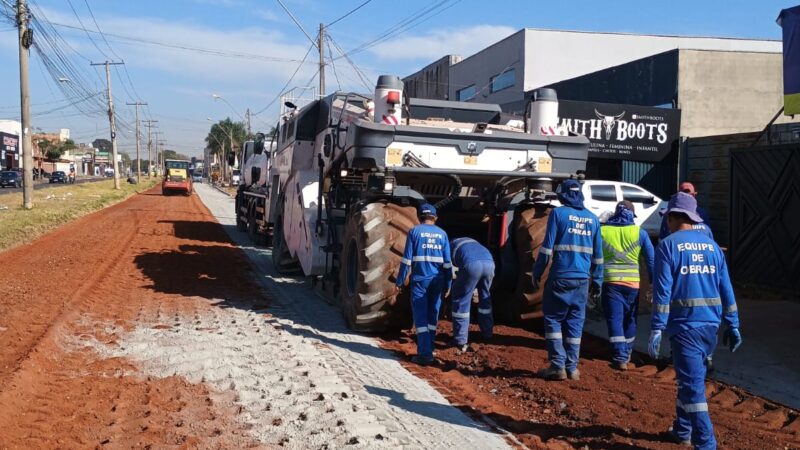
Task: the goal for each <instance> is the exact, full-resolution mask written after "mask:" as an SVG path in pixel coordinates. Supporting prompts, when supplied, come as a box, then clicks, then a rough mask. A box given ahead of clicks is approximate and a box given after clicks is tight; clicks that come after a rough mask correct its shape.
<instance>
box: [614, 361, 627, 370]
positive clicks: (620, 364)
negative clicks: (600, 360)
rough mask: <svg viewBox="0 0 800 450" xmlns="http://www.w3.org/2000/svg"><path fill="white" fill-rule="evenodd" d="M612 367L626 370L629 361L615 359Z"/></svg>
mask: <svg viewBox="0 0 800 450" xmlns="http://www.w3.org/2000/svg"><path fill="white" fill-rule="evenodd" d="M611 368H612V369H614V370H619V371H620V372H625V371H626V370H628V363H626V362H617V361H613V362H612V363H611Z"/></svg>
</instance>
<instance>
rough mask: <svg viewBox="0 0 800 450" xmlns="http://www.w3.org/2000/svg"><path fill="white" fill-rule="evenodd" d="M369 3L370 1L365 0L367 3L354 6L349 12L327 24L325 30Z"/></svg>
mask: <svg viewBox="0 0 800 450" xmlns="http://www.w3.org/2000/svg"><path fill="white" fill-rule="evenodd" d="M371 1H372V0H367V1H365V2H364V3H362V4H360V5H358V6H356V7H355V8H353V9H351V10H350V11H348V12H347V13H346V14H344V15H342V16H340V17H339V18H338V19H336V20H334V21H333V22H331V23H329V24H327V25H325V28H329V27H331V26H333V25H334V24H336V22H339V21H340V20H342V19H344V18H345V17H347V16H349V15H350V14H353V13H354V12H356V11H358V10H359V9H361V8H363V7H364V6H366V5H367V3H369V2H371Z"/></svg>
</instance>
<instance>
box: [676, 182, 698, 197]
mask: <svg viewBox="0 0 800 450" xmlns="http://www.w3.org/2000/svg"><path fill="white" fill-rule="evenodd" d="M678 191H680V192H685V193H687V194H689V195H697V191H696V190H694V185H693V184H692V183H690V182H688V181H684V182H683V183H681V185H680V187H679V188H678Z"/></svg>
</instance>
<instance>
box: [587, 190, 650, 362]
mask: <svg viewBox="0 0 800 450" xmlns="http://www.w3.org/2000/svg"><path fill="white" fill-rule="evenodd" d="M635 217H636V213H635V209H634V206H633V203H631V202H629V201H627V200H623V201H621V202H619V203H617V208H616V211H614V215H613V216H611V217H610V218H609V219H608V221H606V223H605V224H603V226H602V227H601V228H600V233H601V234H602V236H603V263H604V267H603V290H602V296H601V298H602V305H603V315H605V318H606V324H607V325H608V340H609V342H610V343H611V349H612V353H613V356H612V357H611V367H612V368H614V369H617V370H628V361H630V359H631V352H632V350H633V342H634V340H635V339H636V317H637V315H638V314H639V257H640V256H641V255H642V254H644V258H645V265H646V267H647V273H648V275H650V279H652V277H653V264H654V261H655V252H654V250H653V244H652V243H651V242H650V238H649V237H648V236H647V232H646V231H644V230H642V229H641V227H639V226H638V225H636V224H635V222H634V220H633V219H634V218H635Z"/></svg>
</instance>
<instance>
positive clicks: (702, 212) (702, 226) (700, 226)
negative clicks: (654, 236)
mask: <svg viewBox="0 0 800 450" xmlns="http://www.w3.org/2000/svg"><path fill="white" fill-rule="evenodd" d="M696 211H697V215H698V216H700V218H701V219H703V222H702V223H696V224H694V225H692V229H694V230H698V231H700V232H703V233H705V234H706V236H708V237H710V238H711V240H714V233H712V232H711V225H709V220H710V219H709V218H708V211H706V209H705V208H701V207H699V206H698V207H697V209H696ZM670 233H671V232H670V231H669V227H668V226H667V215H666V214H664V215H663V216H662V217H661V232H660V233H659V234H658V239H659V240H661V239H664V238H666V237H667V236H669V235H670Z"/></svg>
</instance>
